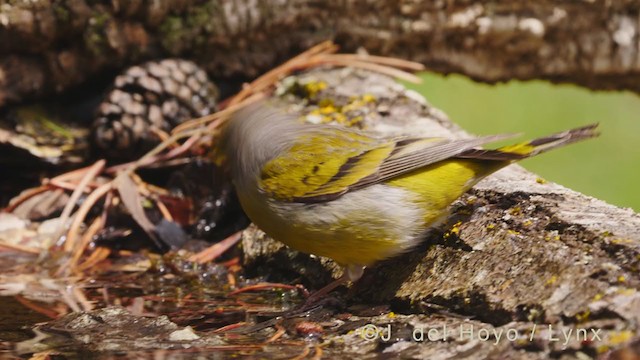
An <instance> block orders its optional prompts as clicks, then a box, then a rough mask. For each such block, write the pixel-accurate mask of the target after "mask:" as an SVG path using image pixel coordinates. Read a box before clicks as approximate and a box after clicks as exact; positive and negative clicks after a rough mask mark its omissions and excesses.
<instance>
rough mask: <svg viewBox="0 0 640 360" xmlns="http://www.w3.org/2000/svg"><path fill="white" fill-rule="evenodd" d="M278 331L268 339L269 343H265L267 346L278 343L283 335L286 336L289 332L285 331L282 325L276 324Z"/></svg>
mask: <svg viewBox="0 0 640 360" xmlns="http://www.w3.org/2000/svg"><path fill="white" fill-rule="evenodd" d="M276 329H277V330H276V333H275V334H273V335H272V336H271V337H270V338H268V339H267V341H265V343H266V344H269V343H272V342H274V341H277V340H278V339H280V338H281V337H282V335H284V334H285V333H286V332H287V330H285V328H284V327H282V325H280V324H276Z"/></svg>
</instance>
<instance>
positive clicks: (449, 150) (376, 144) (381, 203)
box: [217, 102, 599, 298]
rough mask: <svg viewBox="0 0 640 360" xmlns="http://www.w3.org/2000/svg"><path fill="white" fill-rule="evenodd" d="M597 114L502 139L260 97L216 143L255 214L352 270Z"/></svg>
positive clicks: (282, 235) (354, 275) (307, 249)
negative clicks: (400, 132) (400, 127)
mask: <svg viewBox="0 0 640 360" xmlns="http://www.w3.org/2000/svg"><path fill="white" fill-rule="evenodd" d="M597 126H598V124H591V125H587V126H583V127H579V128H575V129H571V130H568V131H563V132H559V133H555V134H553V135H549V136H545V137H541V138H537V139H535V140H531V141H525V142H520V143H516V144H514V145H510V146H504V147H499V148H496V149H484V148H482V147H481V146H482V145H485V144H488V143H492V142H495V141H499V140H504V139H508V138H512V137H514V136H515V135H514V134H500V135H490V136H482V137H477V138H468V139H452V138H443V137H409V136H404V137H393V138H384V137H380V136H377V135H374V134H372V133H369V132H366V131H362V130H357V129H353V128H348V127H344V126H339V125H332V124H308V123H304V122H302V121H300V116H294V115H289V114H286V113H285V112H283V111H282V110H278V109H276V108H275V107H274V106H272V105H269V104H267V103H264V102H261V103H258V104H254V105H250V106H248V107H246V108H244V109H242V110H239V111H237V112H235V113H234V115H232V116H231V117H230V118H229V119H228V121H227V122H226V123H225V124H224V125H223V126H222V128H221V130H220V133H219V137H218V143H217V147H218V149H220V150H219V151H221V155H222V158H223V159H224V160H223V161H224V162H225V163H226V164H227V166H228V168H229V171H230V176H231V180H232V182H233V184H234V186H235V189H236V192H237V195H238V199H239V201H240V204H241V206H242V208H243V210H244V211H245V213H246V214H247V215H248V217H249V218H250V219H251V221H252V222H253V223H254V224H255V225H257V226H258V228H260V229H261V230H263V231H264V232H265V233H266V234H267V235H269V236H270V237H272V238H273V239H275V240H277V241H280V242H282V243H284V244H286V245H287V246H289V247H290V248H293V249H295V250H298V251H301V252H304V253H308V254H313V255H317V256H323V257H328V258H330V259H333V260H334V261H335V262H336V263H337V264H339V265H341V266H342V267H343V269H344V272H343V275H342V276H341V277H340V278H338V279H337V280H335V281H333V282H332V283H330V284H328V285H326V286H325V287H324V288H322V289H320V290H318V291H316V292H315V293H314V294H312V297H315V298H318V297H321V296H322V295H324V294H326V293H328V292H330V291H332V290H333V289H335V288H336V287H338V286H340V285H342V284H346V283H348V282H349V281H351V282H355V281H357V280H358V279H359V278H360V277H361V276H362V274H363V271H364V269H365V268H366V267H367V266H371V265H373V264H375V263H376V262H378V261H380V260H384V259H387V258H391V257H395V256H398V255H400V254H402V253H406V252H408V251H411V249H413V248H414V247H416V245H418V244H420V242H421V241H422V240H424V239H425V235H426V234H427V233H428V231H429V230H430V229H432V228H433V227H434V226H436V225H438V224H440V223H441V222H442V221H443V220H444V219H446V218H447V216H448V215H449V213H450V212H449V209H450V205H451V204H452V203H453V202H454V201H455V200H456V199H458V198H459V197H460V196H462V195H463V194H464V193H465V192H467V191H468V190H469V189H471V188H472V187H473V186H474V185H475V184H476V183H478V182H479V181H480V180H482V179H483V178H485V177H486V176H488V175H490V174H492V173H494V172H496V171H497V170H499V169H501V168H503V167H505V166H507V165H510V164H512V163H514V162H516V161H518V160H521V159H525V158H529V157H532V156H536V155H538V154H540V153H543V152H546V151H549V150H552V149H556V148H559V147H562V146H565V145H568V144H571V143H574V142H577V141H580V140H584V139H588V138H592V137H596V136H598V135H599V134H598V132H597V131H596V128H597Z"/></svg>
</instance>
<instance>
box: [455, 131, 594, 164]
mask: <svg viewBox="0 0 640 360" xmlns="http://www.w3.org/2000/svg"><path fill="white" fill-rule="evenodd" d="M597 127H598V124H591V125H587V126H583V127H579V128H575V129H571V130H567V131H563V132H559V133H556V134H553V135H549V136H545V137H541V138H537V139H534V140H531V141H528V142H523V143H519V144H515V145H508V146H503V147H501V148H498V149H495V150H484V149H471V150H467V151H465V152H463V153H462V154H460V155H458V156H457V157H459V158H463V159H478V160H498V161H515V160H520V159H524V158H528V157H531V156H535V155H538V154H541V153H543V152H547V151H549V150H553V149H556V148H559V147H562V146H565V145H568V144H572V143H574V142H578V141H582V140H586V139H590V138H593V137H597V136H598V135H600V133H599V132H597V131H596V128H597Z"/></svg>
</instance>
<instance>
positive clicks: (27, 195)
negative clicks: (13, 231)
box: [5, 185, 51, 212]
mask: <svg viewBox="0 0 640 360" xmlns="http://www.w3.org/2000/svg"><path fill="white" fill-rule="evenodd" d="M50 189H51V187H50V186H49V185H41V186H38V187H36V188H33V189H29V190H25V191H23V192H22V194H20V195H19V196H18V197H17V198H14V199H13V200H12V201H11V203H10V204H9V206H7V207H6V208H5V211H7V212H13V211H14V210H15V209H16V208H17V207H18V206H20V205H22V203H24V202H25V201H27V200H29V199H31V198H32V197H34V196H36V195H38V194H41V193H43V192H46V191H48V190H50Z"/></svg>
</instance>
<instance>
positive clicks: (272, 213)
mask: <svg viewBox="0 0 640 360" xmlns="http://www.w3.org/2000/svg"><path fill="white" fill-rule="evenodd" d="M483 172H484V171H483V167H482V166H480V165H479V164H478V163H476V162H473V161H466V160H451V161H443V162H440V163H438V164H434V165H432V166H429V167H427V168H424V169H423V170H419V171H414V172H412V173H408V174H406V175H403V176H400V177H398V178H395V179H392V180H390V181H387V182H386V183H383V184H377V185H373V186H370V187H367V188H364V189H360V190H356V191H352V192H349V193H347V194H344V195H343V196H341V197H339V198H337V199H334V200H332V201H328V202H323V203H315V204H303V203H291V202H281V201H274V200H273V199H269V198H267V197H266V195H265V193H264V192H260V191H251V190H249V189H247V191H243V190H242V189H239V191H238V192H239V197H240V201H241V203H242V205H243V208H244V209H245V211H246V212H247V215H248V216H249V217H250V218H251V220H252V221H253V222H254V223H255V224H256V225H258V227H260V228H261V229H262V230H264V231H265V232H266V233H267V234H268V235H270V236H271V237H273V238H274V239H276V240H278V241H281V242H283V243H284V244H286V245H288V246H290V247H292V248H294V249H296V250H299V251H302V252H305V253H310V254H315V255H319V256H326V257H329V258H332V259H333V260H335V261H336V262H338V263H339V264H342V265H350V264H357V265H370V264H373V263H374V262H376V261H379V260H382V259H385V258H388V257H391V256H394V255H397V254H399V253H402V252H405V251H407V250H409V249H410V248H412V247H413V246H415V245H416V244H417V243H418V242H419V241H420V240H422V235H423V234H424V232H425V230H426V229H428V227H429V226H430V225H432V223H433V222H434V221H436V220H438V219H440V218H442V217H443V216H444V215H446V213H447V208H448V206H449V204H451V202H453V201H454V200H455V199H456V198H458V197H459V196H460V195H461V194H462V193H463V192H464V191H466V190H467V189H469V188H470V187H471V186H473V184H475V182H476V179H477V178H478V175H479V174H481V173H483Z"/></svg>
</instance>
